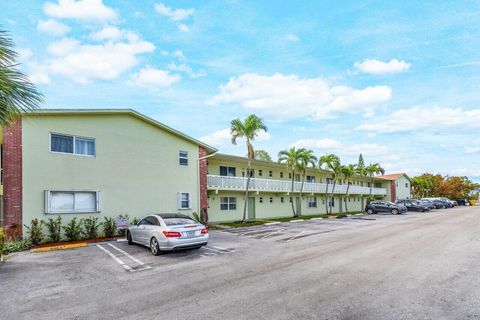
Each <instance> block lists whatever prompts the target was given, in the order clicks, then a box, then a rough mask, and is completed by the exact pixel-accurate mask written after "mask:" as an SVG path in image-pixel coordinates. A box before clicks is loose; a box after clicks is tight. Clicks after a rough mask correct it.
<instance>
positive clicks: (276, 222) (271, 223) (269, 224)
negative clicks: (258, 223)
mask: <svg viewBox="0 0 480 320" xmlns="http://www.w3.org/2000/svg"><path fill="white" fill-rule="evenodd" d="M279 223H281V222H280V221H275V222H269V223H265V224H264V226H271V225H273V224H279Z"/></svg>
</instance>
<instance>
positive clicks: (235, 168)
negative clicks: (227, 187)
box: [218, 166, 245, 177]
mask: <svg viewBox="0 0 480 320" xmlns="http://www.w3.org/2000/svg"><path fill="white" fill-rule="evenodd" d="M221 168H226V169H227V175H226V176H222V175H221V171H222V169H221ZM230 169H233V171H235V175H234V176H231V175H229V174H230ZM218 174H219V175H220V176H222V177H236V176H237V167H232V166H218ZM242 174H243V175H244V176H245V172H243V173H242Z"/></svg>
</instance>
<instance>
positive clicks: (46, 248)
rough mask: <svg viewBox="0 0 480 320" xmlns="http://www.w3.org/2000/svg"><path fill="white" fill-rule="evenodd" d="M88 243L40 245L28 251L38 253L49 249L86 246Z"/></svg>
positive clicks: (57, 249)
mask: <svg viewBox="0 0 480 320" xmlns="http://www.w3.org/2000/svg"><path fill="white" fill-rule="evenodd" d="M87 245H88V244H87V243H86V242H81V243H72V244H63V245H59V246H49V247H41V248H35V249H31V250H30V252H32V253H39V252H50V251H59V250H69V249H76V248H81V247H86V246H87Z"/></svg>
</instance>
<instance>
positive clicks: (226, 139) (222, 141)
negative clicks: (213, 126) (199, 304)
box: [199, 128, 270, 147]
mask: <svg viewBox="0 0 480 320" xmlns="http://www.w3.org/2000/svg"><path fill="white" fill-rule="evenodd" d="M199 140H201V141H203V142H205V143H206V144H209V145H212V146H216V147H221V146H226V145H230V144H232V136H231V135H230V129H228V128H227V129H223V130H218V131H215V132H214V133H212V134H210V135H208V136H204V137H201V138H199ZM268 140H270V133H268V132H264V131H260V133H259V135H258V136H257V138H256V139H255V141H268ZM241 143H243V142H242V139H240V140H237V144H241Z"/></svg>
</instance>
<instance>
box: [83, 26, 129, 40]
mask: <svg viewBox="0 0 480 320" xmlns="http://www.w3.org/2000/svg"><path fill="white" fill-rule="evenodd" d="M125 33H126V31H124V30H120V29H118V28H117V27H112V26H108V27H105V28H103V29H101V30H99V31H97V32H94V33H92V34H90V36H89V37H90V39H93V40H96V41H103V40H118V39H121V38H122V37H124V36H125Z"/></svg>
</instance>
